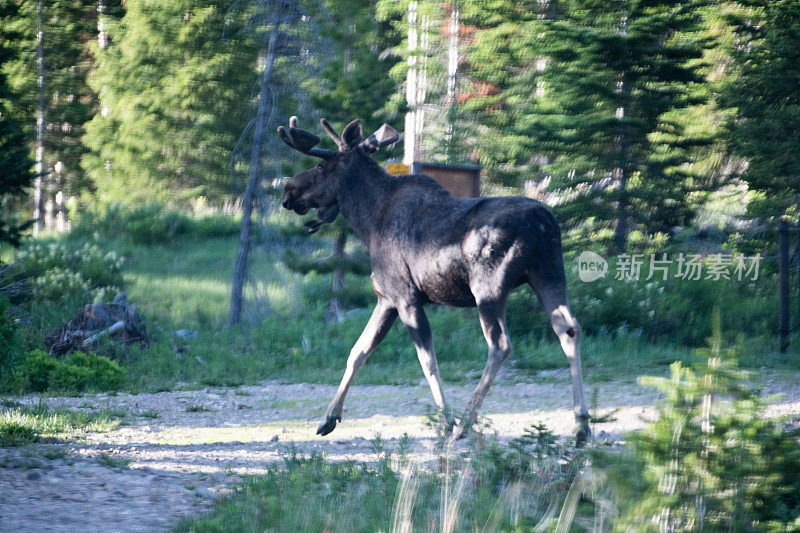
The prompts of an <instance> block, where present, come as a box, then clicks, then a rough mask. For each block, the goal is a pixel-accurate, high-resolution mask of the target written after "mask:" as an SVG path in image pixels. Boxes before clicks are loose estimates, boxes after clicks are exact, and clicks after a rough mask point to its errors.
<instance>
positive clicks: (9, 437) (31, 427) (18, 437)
mask: <svg viewBox="0 0 800 533" xmlns="http://www.w3.org/2000/svg"><path fill="white" fill-rule="evenodd" d="M122 416H124V415H121V414H120V413H115V412H111V411H97V412H91V413H87V412H82V411H72V410H69V409H66V408H63V407H59V408H55V409H51V408H50V407H48V406H47V405H46V404H44V403H39V404H36V405H27V406H22V405H13V406H3V407H2V408H0V447H3V446H21V445H25V444H29V443H31V442H36V441H38V440H39V439H40V438H41V437H49V436H57V435H67V434H71V433H75V432H99V431H110V430H113V429H116V428H117V427H119V425H120V420H119V419H120V418H121V417H122Z"/></svg>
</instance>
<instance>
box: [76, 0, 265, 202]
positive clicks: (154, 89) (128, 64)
mask: <svg viewBox="0 0 800 533" xmlns="http://www.w3.org/2000/svg"><path fill="white" fill-rule="evenodd" d="M230 4H231V2H226V1H222V2H211V3H209V2H200V1H199V0H180V1H175V2H155V1H152V0H128V1H127V2H126V3H125V14H124V16H123V17H122V19H121V20H118V21H115V20H113V18H112V19H111V20H108V21H107V26H108V35H109V38H110V40H111V44H110V46H108V47H107V48H106V49H104V50H97V49H96V50H95V53H96V56H97V64H96V70H95V71H94V73H93V75H92V77H91V78H90V85H91V86H92V88H93V89H95V90H96V91H97V92H98V94H99V97H100V100H101V101H102V104H103V112H101V113H99V114H97V115H95V117H94V118H93V119H92V121H91V122H90V123H89V124H88V125H87V131H86V135H85V136H84V142H85V143H86V145H87V146H88V147H89V149H90V153H89V154H87V155H86V156H85V157H84V159H83V166H84V168H85V169H86V171H87V172H88V174H89V176H90V177H91V178H92V179H93V180H94V182H95V183H96V186H97V189H98V195H99V198H100V199H101V201H104V202H111V201H125V202H134V201H141V200H154V199H159V200H166V201H171V202H182V201H185V200H186V199H187V198H188V197H190V196H194V195H198V194H204V195H206V196H208V197H209V199H211V200H212V202H213V201H215V200H219V198H220V195H224V194H226V193H230V192H232V187H231V182H230V176H229V165H230V154H231V151H232V150H233V148H234V146H235V145H236V142H237V139H238V137H239V134H240V132H241V124H242V122H243V121H244V117H245V116H246V110H247V109H248V107H249V105H250V102H251V98H250V92H249V87H250V85H251V81H252V73H253V68H254V59H255V56H256V55H255V53H253V49H252V47H250V46H249V44H248V43H247V42H246V41H245V40H235V39H234V40H228V41H224V40H223V39H222V33H223V27H224V21H225V15H226V13H227V11H228V8H229V7H230Z"/></svg>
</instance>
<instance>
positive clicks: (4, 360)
mask: <svg viewBox="0 0 800 533" xmlns="http://www.w3.org/2000/svg"><path fill="white" fill-rule="evenodd" d="M10 307H11V306H10V304H9V303H8V300H6V299H5V298H4V297H3V296H2V295H0V388H2V386H3V385H4V383H3V382H4V381H5V380H6V379H7V376H9V375H10V372H9V371H10V369H11V366H12V363H13V357H14V354H15V353H16V352H17V349H18V344H19V339H18V335H17V324H16V323H15V322H14V318H13V317H12V316H11V315H10V314H9V308H10Z"/></svg>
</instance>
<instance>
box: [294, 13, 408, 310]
mask: <svg viewBox="0 0 800 533" xmlns="http://www.w3.org/2000/svg"><path fill="white" fill-rule="evenodd" d="M326 5H327V7H328V13H329V18H328V19H327V20H326V21H325V23H324V24H323V25H322V27H321V28H322V33H323V36H324V37H325V38H326V39H328V42H330V43H332V44H333V46H335V50H336V52H335V54H334V56H333V57H332V58H331V60H330V61H329V62H328V64H327V65H326V67H325V69H324V70H323V72H322V76H321V77H320V78H319V79H317V80H313V82H314V83H312V84H310V85H309V89H308V91H309V95H310V97H311V101H312V103H313V104H314V106H315V107H316V108H317V109H318V110H319V112H320V114H321V115H322V116H324V117H325V118H327V119H328V120H329V121H330V122H332V123H333V124H336V125H340V124H341V125H343V124H347V123H348V122H350V121H351V120H355V119H357V118H359V119H361V120H362V123H363V125H364V128H365V131H367V132H371V131H374V130H376V129H378V127H379V126H380V124H381V123H383V122H396V121H397V120H398V119H399V113H398V112H397V111H399V109H398V108H393V107H392V106H391V105H390V103H391V102H392V100H393V97H394V96H395V95H396V94H397V91H398V88H397V84H396V82H395V81H394V79H393V78H392V77H391V76H390V70H391V69H392V67H394V65H395V63H396V61H397V58H395V57H393V56H392V55H391V50H392V48H393V47H394V46H395V45H396V44H397V36H396V34H395V33H394V31H393V30H392V29H391V27H390V26H389V25H388V24H387V23H386V22H381V21H378V20H376V16H375V3H374V2H373V1H372V0H361V1H359V2H348V3H346V4H343V3H341V2H333V1H329V2H328V3H327V4H326ZM390 150H391V148H388V147H387V149H385V150H384V151H383V153H379V154H377V156H378V157H387V154H388V153H391V151H390ZM315 233H316V234H317V235H319V236H321V237H323V238H332V239H333V241H334V245H333V253H332V255H330V256H329V257H322V258H318V257H314V256H306V257H301V256H299V255H298V254H296V253H295V252H294V251H292V250H287V252H286V254H285V255H284V263H285V264H286V266H287V267H289V269H291V270H293V271H295V272H301V273H303V274H305V273H308V272H317V273H319V274H328V273H331V274H332V275H333V282H332V288H331V299H330V303H329V315H331V316H332V317H333V318H334V319H336V320H338V321H341V320H342V319H343V315H342V308H343V307H344V306H345V305H349V304H353V303H361V302H362V301H363V300H364V299H365V298H364V295H362V294H358V293H357V291H356V292H355V293H354V292H353V291H351V290H349V288H348V287H346V285H345V274H355V275H362V276H363V275H368V274H369V273H370V270H371V269H370V265H369V258H368V257H367V254H366V252H365V251H364V250H363V249H362V250H357V251H356V252H355V253H354V254H353V253H351V254H347V253H346V248H347V243H348V240H349V239H351V238H352V236H353V235H354V233H353V231H352V230H351V229H350V227H349V226H348V225H347V222H345V220H344V219H343V218H342V217H341V215H340V216H339V217H338V218H337V219H336V221H334V223H332V224H329V225H326V226H323V227H321V228H320V230H319V231H317V232H315Z"/></svg>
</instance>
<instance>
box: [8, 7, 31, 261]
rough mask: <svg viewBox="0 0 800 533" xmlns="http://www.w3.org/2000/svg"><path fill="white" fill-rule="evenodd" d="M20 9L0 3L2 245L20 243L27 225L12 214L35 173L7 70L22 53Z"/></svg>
mask: <svg viewBox="0 0 800 533" xmlns="http://www.w3.org/2000/svg"><path fill="white" fill-rule="evenodd" d="M19 10H20V5H19V4H17V3H16V2H3V4H2V5H0V176H2V179H0V245H1V244H2V243H4V242H11V243H13V244H19V236H20V235H19V234H20V231H21V230H22V229H24V225H23V224H21V223H20V221H19V220H17V218H18V217H15V216H13V214H12V213H13V211H12V205H13V203H14V201H15V200H16V199H17V198H19V197H24V192H25V188H26V187H27V186H28V185H30V184H31V182H32V180H33V177H34V175H33V173H32V172H31V165H32V164H33V163H32V161H31V159H30V156H29V152H28V148H27V146H26V145H27V142H28V140H29V136H28V135H26V132H25V130H24V129H23V122H22V120H24V118H25V117H20V116H18V115H15V113H14V105H15V103H16V101H17V97H18V94H15V92H13V91H12V89H11V87H10V84H9V82H8V74H9V72H10V71H11V70H12V67H13V66H14V63H15V62H16V61H17V60H18V59H19V55H20V50H19V49H18V42H19V39H20V33H21V32H20V28H19V25H18V24H17V22H18V17H19V16H20V13H19Z"/></svg>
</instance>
